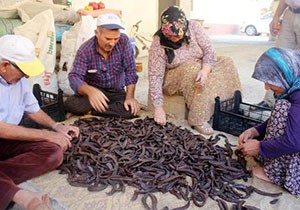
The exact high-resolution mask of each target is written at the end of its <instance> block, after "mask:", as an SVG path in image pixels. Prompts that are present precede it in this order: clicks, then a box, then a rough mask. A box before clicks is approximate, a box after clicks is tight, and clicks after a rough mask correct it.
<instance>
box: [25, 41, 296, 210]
mask: <svg viewBox="0 0 300 210" xmlns="http://www.w3.org/2000/svg"><path fill="white" fill-rule="evenodd" d="M211 39H212V42H213V45H214V47H215V48H216V50H217V54H218V55H227V56H230V57H231V58H232V59H233V60H234V61H235V63H236V65H237V68H238V72H239V76H240V79H241V83H242V94H243V99H244V101H245V102H251V103H255V102H258V101H260V100H261V98H262V97H263V95H264V88H263V84H260V82H256V81H255V80H253V79H251V74H252V72H253V67H254V65H255V61H256V59H257V58H258V57H259V55H260V54H261V53H262V52H264V51H265V50H266V49H267V48H269V47H272V46H274V43H273V42H268V41H267V40H268V39H267V37H244V36H231V37H228V36H226V37H224V36H223V37H211ZM138 61H140V62H142V63H143V71H142V72H140V73H139V76H140V80H139V83H138V85H137V91H136V97H137V99H138V100H139V101H140V102H141V103H143V104H145V105H146V104H147V99H148V80H147V57H146V56H145V57H140V58H139V59H138ZM145 114H148V113H146V112H145V113H144V115H145ZM74 117H75V116H74ZM141 117H143V116H141ZM144 117H145V116H144ZM72 121H74V119H69V120H68V121H66V124H69V123H71V122H72ZM177 122H178V121H177ZM175 124H177V125H178V123H175ZM179 125H180V126H183V127H185V126H186V122H185V121H184V120H183V121H182V122H179ZM226 136H228V139H229V141H230V143H232V144H236V142H237V137H235V136H232V135H227V134H226ZM250 163H251V162H250ZM29 184H30V185H33V186H34V187H36V188H39V189H40V190H41V191H43V192H44V193H47V194H49V195H50V196H51V197H52V198H55V199H56V200H57V201H58V202H59V203H60V206H61V207H57V208H56V207H55V208H54V209H55V210H66V209H68V210H83V209H91V210H140V209H144V207H143V206H142V204H141V201H140V198H139V199H138V201H134V202H132V201H131V197H132V195H133V192H134V188H132V187H126V193H115V194H114V195H113V196H108V195H107V194H106V192H108V190H109V189H108V190H105V191H100V192H89V191H87V189H86V188H81V187H74V186H71V185H70V184H69V183H68V182H67V180H66V175H60V174H58V171H52V172H50V173H47V174H45V175H43V176H40V177H37V178H35V179H33V180H31V181H30V183H29ZM246 184H247V185H252V186H255V187H257V188H259V189H262V190H264V191H268V192H283V195H282V196H281V197H280V200H279V202H278V203H277V204H276V205H271V204H270V201H271V200H273V198H270V197H265V196H260V195H257V194H253V195H251V197H250V198H248V199H247V204H248V205H252V206H256V207H258V208H260V209H264V210H281V209H286V210H294V209H300V202H299V199H298V198H297V197H295V196H293V195H291V194H289V193H288V192H286V191H285V190H283V189H282V188H280V187H279V186H276V185H274V184H271V183H267V182H264V181H261V180H259V179H257V178H251V179H249V180H248V182H247V183H246ZM156 196H157V198H158V203H159V205H160V206H158V209H162V208H163V206H166V205H167V206H182V205H183V203H182V200H178V199H174V196H173V195H171V194H162V193H157V194H156ZM63 206H64V207H65V208H64V207H63ZM189 209H199V208H198V207H196V206H194V205H191V207H190V208H189ZM203 209H211V210H218V209H219V207H218V205H217V203H216V202H215V201H213V200H211V199H208V201H207V203H206V204H205V206H204V207H203Z"/></svg>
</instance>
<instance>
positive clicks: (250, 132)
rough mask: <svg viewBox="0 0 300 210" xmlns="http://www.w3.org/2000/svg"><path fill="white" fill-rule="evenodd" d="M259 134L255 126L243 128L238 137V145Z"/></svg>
mask: <svg viewBox="0 0 300 210" xmlns="http://www.w3.org/2000/svg"><path fill="white" fill-rule="evenodd" d="M257 136H259V133H258V132H257V130H256V129H255V128H253V127H252V128H249V129H247V130H245V131H244V132H243V133H242V134H241V135H240V136H239V139H238V143H239V146H242V145H243V144H244V143H246V142H247V141H248V140H249V139H253V138H255V137H257Z"/></svg>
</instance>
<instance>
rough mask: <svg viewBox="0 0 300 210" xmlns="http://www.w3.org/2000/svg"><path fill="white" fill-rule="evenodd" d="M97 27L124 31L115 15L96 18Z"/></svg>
mask: <svg viewBox="0 0 300 210" xmlns="http://www.w3.org/2000/svg"><path fill="white" fill-rule="evenodd" d="M97 26H101V27H103V28H106V29H110V30H113V29H124V27H123V26H122V24H121V20H120V18H119V17H118V16H117V15H115V14H103V15H99V17H98V18H97Z"/></svg>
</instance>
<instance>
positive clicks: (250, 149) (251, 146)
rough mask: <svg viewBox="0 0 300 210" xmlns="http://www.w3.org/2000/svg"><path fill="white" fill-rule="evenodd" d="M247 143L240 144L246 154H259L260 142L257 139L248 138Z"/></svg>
mask: <svg viewBox="0 0 300 210" xmlns="http://www.w3.org/2000/svg"><path fill="white" fill-rule="evenodd" d="M248 140H249V141H247V142H246V143H244V144H243V145H242V146H240V148H239V149H240V150H241V151H242V153H243V154H244V156H251V157H252V156H256V155H258V154H259V144H260V142H259V141H257V140H255V139H248Z"/></svg>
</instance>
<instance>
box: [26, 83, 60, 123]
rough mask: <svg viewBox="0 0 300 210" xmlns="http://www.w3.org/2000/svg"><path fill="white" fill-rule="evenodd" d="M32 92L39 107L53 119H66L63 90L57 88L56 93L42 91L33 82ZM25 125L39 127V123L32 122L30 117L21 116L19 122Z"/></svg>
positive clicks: (57, 120) (58, 120)
mask: <svg viewBox="0 0 300 210" xmlns="http://www.w3.org/2000/svg"><path fill="white" fill-rule="evenodd" d="M33 94H34V96H35V97H36V99H37V101H38V102H39V105H40V107H41V109H42V110H43V111H44V112H46V113H47V114H48V115H49V116H50V117H51V118H52V119H53V120H54V121H56V122H61V121H64V120H65V119H66V114H65V109H64V104H63V91H62V90H60V89H59V90H58V93H57V94H55V93H51V92H47V91H43V90H42V89H41V86H40V85H39V84H34V86H33ZM20 125H23V126H25V127H30V128H41V126H40V125H38V124H37V123H35V122H33V121H32V120H31V119H29V118H27V117H26V116H23V119H22V121H21V123H20Z"/></svg>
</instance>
